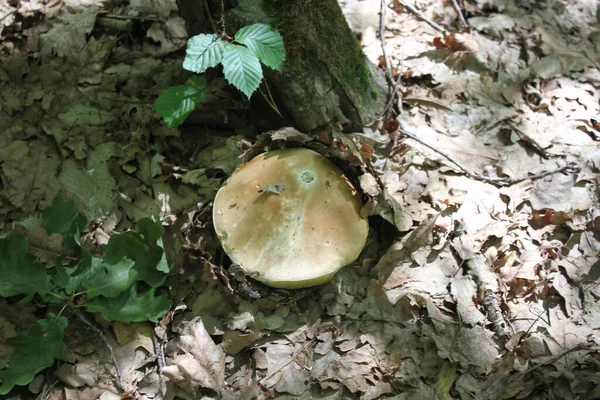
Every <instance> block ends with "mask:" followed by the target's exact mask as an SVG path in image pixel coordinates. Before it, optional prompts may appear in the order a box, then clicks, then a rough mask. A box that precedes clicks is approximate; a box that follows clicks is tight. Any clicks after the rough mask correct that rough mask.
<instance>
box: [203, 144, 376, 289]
mask: <svg viewBox="0 0 600 400" xmlns="http://www.w3.org/2000/svg"><path fill="white" fill-rule="evenodd" d="M279 184H283V185H285V190H284V191H283V192H281V194H274V193H267V192H260V190H261V188H264V187H266V186H268V185H279ZM214 204H215V205H214V210H213V220H214V225H215V230H216V232H217V235H218V237H219V239H220V240H221V243H222V245H223V248H224V249H225V251H226V252H227V254H229V256H230V257H231V259H232V260H233V261H234V262H235V263H237V264H239V265H240V266H241V267H242V268H243V269H244V270H245V271H246V272H247V273H248V274H249V275H251V276H253V277H255V278H256V279H258V280H260V281H262V282H264V283H265V284H268V285H271V286H275V287H284V288H298V287H308V286H313V285H317V284H321V283H324V282H326V281H327V280H329V279H330V278H331V277H332V276H333V274H335V272H337V271H338V270H339V269H340V268H341V267H343V266H344V265H347V264H349V263H351V262H353V261H354V260H355V259H356V258H357V257H358V255H359V254H360V252H361V251H362V248H363V247H364V245H365V242H366V238H367V233H368V223H367V221H366V220H365V219H364V218H362V217H360V208H361V206H362V203H361V201H360V198H359V197H358V195H357V193H356V190H355V189H354V187H353V186H352V184H351V183H350V182H349V181H348V179H347V178H346V177H345V176H344V174H343V173H342V172H341V171H340V170H339V169H338V168H337V167H336V166H334V165H333V164H332V163H331V162H330V161H329V160H327V159H326V158H325V157H323V156H321V155H319V154H318V153H316V152H314V151H312V150H308V149H286V150H276V151H272V152H268V153H264V154H261V155H259V156H257V157H256V158H254V159H253V160H251V161H250V162H249V163H247V164H246V165H244V166H243V167H241V168H240V169H239V170H237V171H236V172H235V173H234V174H233V175H232V176H231V178H230V179H229V181H228V182H227V184H226V185H225V186H223V187H222V188H221V189H220V190H219V192H218V193H217V196H216V198H215V203H214Z"/></svg>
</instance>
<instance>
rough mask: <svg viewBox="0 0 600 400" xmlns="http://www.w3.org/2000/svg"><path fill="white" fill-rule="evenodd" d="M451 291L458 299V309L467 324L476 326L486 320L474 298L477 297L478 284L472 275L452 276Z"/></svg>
mask: <svg viewBox="0 0 600 400" xmlns="http://www.w3.org/2000/svg"><path fill="white" fill-rule="evenodd" d="M450 293H451V294H452V296H454V298H455V300H456V311H457V312H458V315H459V316H460V319H461V320H462V321H463V322H464V323H465V324H467V325H470V326H474V325H477V324H481V323H483V322H484V321H485V316H484V315H483V314H482V313H481V311H479V309H478V308H477V306H476V305H475V303H474V302H473V299H476V298H477V286H476V285H475V282H473V280H472V279H471V277H469V276H461V277H455V278H452V280H451V281H450Z"/></svg>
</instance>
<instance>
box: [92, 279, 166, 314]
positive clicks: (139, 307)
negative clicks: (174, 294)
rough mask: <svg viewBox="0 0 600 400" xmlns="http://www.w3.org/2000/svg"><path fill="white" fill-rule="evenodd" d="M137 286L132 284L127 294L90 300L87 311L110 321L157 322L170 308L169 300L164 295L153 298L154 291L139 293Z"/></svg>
mask: <svg viewBox="0 0 600 400" xmlns="http://www.w3.org/2000/svg"><path fill="white" fill-rule="evenodd" d="M137 286H138V285H137V283H134V284H133V285H131V287H130V288H129V290H128V291H127V292H124V293H121V294H120V295H119V296H117V297H115V298H112V299H108V298H105V297H96V298H94V299H91V300H90V301H89V302H87V311H89V312H99V313H101V314H102V315H103V316H104V318H106V319H108V320H111V321H126V322H140V321H153V322H157V321H158V320H159V319H160V318H161V317H162V316H163V315H165V313H166V312H167V311H168V310H169V307H171V300H169V298H168V297H167V296H166V295H161V296H155V291H156V289H150V290H149V291H147V292H145V293H139V292H138V290H137Z"/></svg>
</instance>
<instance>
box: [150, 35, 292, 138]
mask: <svg viewBox="0 0 600 400" xmlns="http://www.w3.org/2000/svg"><path fill="white" fill-rule="evenodd" d="M284 60H285V48H284V46H283V39H282V37H281V35H280V34H279V32H277V31H275V30H273V29H272V28H271V26H270V25H268V24H253V25H248V26H245V27H243V28H242V29H240V30H239V31H237V32H236V33H235V35H234V38H233V40H231V41H228V40H224V38H222V37H219V36H217V35H216V34H214V33H213V34H200V35H196V36H193V37H192V38H190V39H189V40H188V44H187V49H186V56H185V60H184V61H183V68H184V69H186V70H188V71H191V72H195V73H198V74H200V73H203V72H204V71H206V70H207V69H208V68H211V67H216V66H217V65H219V64H222V65H223V74H224V75H225V79H227V81H228V82H229V83H230V84H232V85H233V86H235V87H236V88H237V89H239V90H240V91H241V92H242V93H244V95H246V97H247V98H248V99H249V98H250V97H251V96H252V94H253V93H254V92H255V91H256V89H258V87H259V86H260V83H261V82H262V80H263V71H262V68H261V66H260V63H263V64H264V65H266V66H267V67H269V68H272V69H274V70H276V71H279V70H280V69H281V64H282V63H283V61H284ZM205 88H206V84H205V81H204V78H203V77H202V76H194V77H192V78H190V79H188V80H187V81H186V83H185V84H184V85H181V86H175V87H172V88H169V89H166V90H165V91H163V92H162V93H161V95H160V96H159V97H158V98H157V99H156V101H155V102H154V109H155V110H156V111H157V112H158V113H159V114H160V115H161V116H162V117H163V119H164V121H165V123H166V124H167V126H168V127H169V128H172V127H176V126H179V125H181V124H182V123H183V122H184V121H185V119H186V118H187V117H188V115H189V114H190V113H191V112H192V110H193V109H194V108H195V107H196V106H197V105H198V104H199V103H200V102H201V101H202V99H203V97H204V91H205ZM265 99H267V97H266V96H265ZM267 101H268V102H269V104H270V106H271V107H273V109H274V110H275V111H277V112H278V110H277V107H276V106H275V103H274V102H273V101H272V99H271V100H270V101H269V100H268V99H267Z"/></svg>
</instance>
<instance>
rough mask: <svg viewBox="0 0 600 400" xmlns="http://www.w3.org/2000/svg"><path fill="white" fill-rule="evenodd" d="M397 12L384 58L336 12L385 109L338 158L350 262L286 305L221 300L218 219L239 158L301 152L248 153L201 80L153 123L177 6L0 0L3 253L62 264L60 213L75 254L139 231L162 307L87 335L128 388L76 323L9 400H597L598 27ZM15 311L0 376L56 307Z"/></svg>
mask: <svg viewBox="0 0 600 400" xmlns="http://www.w3.org/2000/svg"><path fill="white" fill-rule="evenodd" d="M455 3H456V4H460V6H461V7H462V8H460V12H459V11H457V10H458V8H457V7H455ZM410 4H411V5H414V6H412V7H408V8H407V7H405V4H404V3H403V2H401V1H400V2H398V1H396V2H394V3H393V4H389V7H387V8H386V12H385V15H384V17H383V18H382V19H381V20H382V21H383V22H384V25H385V26H384V39H385V40H384V46H383V48H384V49H385V54H384V52H383V51H382V43H381V40H380V39H379V38H378V32H379V24H380V17H379V14H378V13H379V2H373V1H359V0H353V1H347V2H345V3H344V4H343V10H344V12H345V14H346V16H347V19H348V22H349V24H350V26H351V27H352V29H353V30H355V31H356V32H357V33H358V34H360V37H361V40H362V43H363V46H364V49H365V54H366V55H367V57H368V58H369V59H371V60H372V61H373V62H374V63H376V64H378V65H379V66H380V67H382V68H383V67H384V66H385V65H386V64H387V65H389V66H390V68H389V73H390V74H389V75H390V78H391V81H392V82H393V83H394V86H395V88H396V89H397V93H398V94H399V99H397V100H396V101H397V102H398V103H397V106H398V108H399V109H400V110H401V113H400V114H399V115H398V116H397V117H396V118H395V119H393V120H391V119H381V120H378V121H369V126H368V127H365V129H364V130H363V132H356V133H352V134H348V135H344V136H341V137H338V138H337V142H334V143H333V144H334V145H335V147H336V149H335V153H336V154H337V155H338V156H339V157H340V158H341V160H342V161H341V162H342V164H343V163H344V162H343V160H346V161H352V165H351V166H348V164H349V163H346V166H347V169H348V170H349V171H350V172H351V173H352V172H353V173H354V175H356V176H357V179H356V182H357V184H358V185H360V187H361V189H362V191H363V193H364V199H365V201H366V200H368V202H367V207H366V208H365V210H367V211H370V214H372V217H371V218H370V223H371V233H370V237H369V241H368V243H367V247H366V248H365V250H364V251H363V254H362V255H361V257H360V258H359V260H358V261H357V262H356V263H354V264H352V265H351V266H348V267H346V268H344V269H342V270H341V271H340V273H338V274H337V275H336V277H335V278H334V279H333V281H332V282H330V283H328V284H326V285H323V286H321V287H318V288H314V289H307V290H299V291H282V290H268V289H266V288H262V287H259V288H258V289H257V288H256V287H254V286H253V285H252V284H249V285H246V284H245V283H244V282H242V284H234V283H235V279H232V278H231V277H230V275H229V274H228V272H227V270H226V266H227V259H226V256H224V254H223V252H222V250H221V249H220V247H219V245H218V241H217V239H216V237H215V235H214V233H213V231H212V222H211V208H210V205H211V200H212V198H213V197H214V195H215V193H216V191H217V190H218V188H219V187H220V185H221V184H222V182H223V181H224V180H225V179H226V177H227V176H228V175H230V174H231V173H232V172H233V171H234V170H235V168H237V167H238V166H239V165H240V164H241V162H242V159H243V155H244V153H245V152H246V151H247V150H248V149H250V148H252V146H253V145H255V144H256V143H259V144H261V143H267V142H271V143H274V144H275V146H294V145H300V143H298V142H297V141H298V140H300V141H305V140H306V137H304V136H300V135H297V134H293V133H290V131H289V130H287V131H280V132H267V133H263V132H259V131H257V128H256V127H254V126H252V125H249V124H248V123H247V122H245V121H247V117H248V116H249V115H251V114H252V113H253V112H257V110H253V109H252V108H251V107H250V106H249V105H248V103H247V102H245V101H244V100H243V97H242V96H240V95H239V93H237V92H236V91H235V90H232V89H231V88H225V85H226V83H225V81H223V80H220V81H219V80H217V79H216V80H215V82H218V83H216V84H215V85H214V88H215V89H214V91H213V92H212V93H211V95H210V96H209V98H208V99H207V101H206V102H205V103H204V104H203V106H202V108H201V109H200V110H198V111H197V112H194V113H192V115H191V116H190V120H189V122H188V124H186V125H184V127H182V128H167V127H166V126H165V125H164V123H163V122H162V121H161V120H160V117H159V115H158V114H156V112H155V111H154V110H153V107H152V104H153V102H154V100H155V99H156V97H157V96H158V95H159V94H160V92H161V91H162V90H164V89H165V88H167V87H169V86H173V85H177V84H181V83H182V82H183V81H185V79H186V78H187V77H189V74H188V73H187V72H185V71H184V70H183V69H182V68H181V64H182V60H183V50H182V49H183V48H185V43H186V41H187V39H188V34H187V32H186V28H185V23H184V21H183V19H182V18H180V17H179V16H178V14H177V9H176V8H175V7H176V6H175V2H173V1H170V0H132V1H130V2H123V3H119V4H116V3H112V2H102V1H95V0H50V1H41V0H15V1H9V2H8V3H3V2H0V52H1V61H2V63H1V64H0V182H1V186H0V232H3V233H8V232H12V231H19V232H21V233H22V234H23V235H25V237H26V238H27V239H28V241H29V244H30V247H31V248H35V249H37V250H38V253H40V252H43V251H46V252H48V253H51V252H53V251H54V248H52V243H50V242H49V241H48V240H47V239H48V238H47V235H46V236H43V235H40V233H39V231H36V229H35V228H34V227H35V225H38V224H39V223H40V222H39V221H40V212H41V210H43V209H45V208H47V207H48V206H50V205H51V204H52V201H53V199H54V198H55V197H56V196H57V195H62V196H64V197H65V198H69V199H72V200H75V202H76V203H77V205H78V206H79V208H80V210H81V212H82V213H83V214H84V215H85V216H86V218H87V219H88V220H89V221H92V222H93V223H92V226H91V227H90V228H89V229H88V230H87V231H86V238H87V241H88V243H90V244H91V246H99V245H101V244H105V243H106V241H107V238H108V237H109V236H110V235H112V233H113V232H115V231H125V230H127V229H130V228H132V227H133V226H134V225H135V222H136V221H138V220H140V218H142V217H146V216H149V215H153V216H155V217H157V218H159V219H160V221H161V222H162V223H163V225H164V226H165V229H166V234H165V235H164V236H163V241H164V246H165V251H166V254H167V260H168V261H169V264H170V265H171V273H170V276H169V278H168V280H167V283H166V287H167V288H168V294H169V297H170V298H171V299H172V300H173V302H174V306H173V308H172V309H171V311H170V312H169V313H168V314H167V315H166V316H165V317H164V318H163V319H162V320H161V321H160V322H158V323H156V324H153V323H124V322H110V321H106V320H104V319H102V318H101V317H100V316H98V315H96V314H94V315H93V316H90V319H91V320H92V321H93V324H94V325H95V326H97V327H100V328H101V329H102V332H104V335H105V337H106V339H107V340H108V341H109V342H110V343H111V345H112V355H113V356H114V358H115V359H116V363H117V364H118V365H119V366H120V371H119V372H120V379H121V383H120V384H119V379H117V371H116V369H115V363H114V362H113V361H112V360H111V353H110V352H109V350H108V349H107V348H106V347H105V346H103V345H102V342H101V340H100V339H99V336H98V331H97V330H93V329H89V328H88V327H87V326H86V325H85V324H83V323H82V322H78V321H77V319H75V318H72V319H70V321H69V328H68V329H67V330H66V333H65V339H64V340H65V342H66V343H67V346H68V351H67V353H66V356H65V357H64V360H61V361H57V363H55V364H54V366H53V367H51V368H49V369H47V370H45V371H44V372H42V373H39V374H38V375H37V376H36V377H35V378H34V379H33V381H32V382H31V383H30V384H29V385H26V386H23V387H15V389H13V390H12V391H11V392H10V393H9V394H8V397H7V398H11V399H28V398H42V399H95V398H100V399H103V400H108V399H120V398H139V399H163V398H164V399H173V398H182V399H194V398H207V399H208V398H222V399H255V398H256V399H263V398H278V399H309V398H310V399H352V398H360V399H375V398H390V399H392V398H393V399H411V400H417V399H427V400H429V399H434V398H439V399H442V400H446V399H455V398H456V399H459V398H460V399H490V400H496V399H512V398H514V399H523V398H527V399H600V352H599V350H600V347H599V346H600V336H599V335H598V334H599V329H600V285H599V282H598V279H600V206H599V202H600V189H599V187H598V183H599V182H598V181H599V173H600V114H599V110H600V105H599V104H600V103H599V102H600V94H599V92H598V88H599V87H600V69H599V63H600V52H599V45H600V24H599V20H600V14H599V10H598V8H597V5H596V3H595V2H593V1H586V0H547V1H515V0H488V1H483V0H476V1H471V2H464V1H457V2H454V1H441V0H415V1H414V2H411V3H410ZM219 87H220V88H219ZM315 141H316V142H318V141H317V140H316V139H315ZM319 143H320V145H321V146H323V143H321V142H319ZM302 145H303V146H305V145H306V143H304V144H302ZM59 247H60V246H59ZM0 255H1V254H0ZM50 259H51V258H50ZM2 260H3V259H2V258H1V257H0V261H2ZM1 289H2V287H0V290H1ZM17 300H18V299H14V298H11V297H8V298H0V363H1V362H2V360H3V359H4V360H6V359H7V358H8V356H9V355H10V354H11V350H10V349H11V348H10V346H9V345H7V344H6V340H7V339H8V338H10V337H14V336H17V335H21V334H23V333H24V332H26V331H27V329H28V327H29V326H31V325H32V323H33V322H34V321H35V320H37V319H38V318H40V317H43V315H44V314H45V312H46V311H49V310H50V309H52V307H47V306H46V305H44V304H41V303H40V302H34V303H28V304H25V303H21V302H18V301H17ZM0 368H2V365H0Z"/></svg>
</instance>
